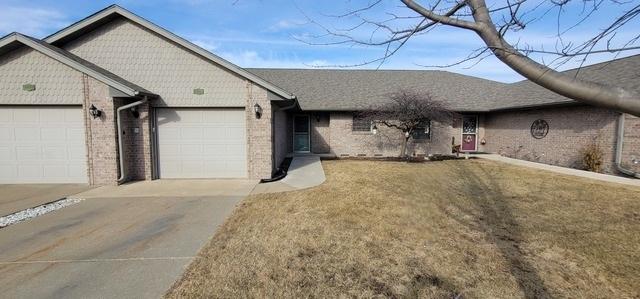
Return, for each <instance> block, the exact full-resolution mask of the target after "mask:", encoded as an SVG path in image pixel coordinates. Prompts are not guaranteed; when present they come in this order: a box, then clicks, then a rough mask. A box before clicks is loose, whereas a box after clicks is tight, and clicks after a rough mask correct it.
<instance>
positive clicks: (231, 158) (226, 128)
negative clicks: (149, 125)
mask: <svg viewBox="0 0 640 299" xmlns="http://www.w3.org/2000/svg"><path fill="white" fill-rule="evenodd" d="M156 115H157V127H158V159H159V164H160V171H159V175H160V177H161V178H244V177H247V151H246V148H247V147H246V137H245V136H246V134H245V132H246V126H245V113H244V109H200V108H198V109H187V108H181V109H178V108H161V109H157V110H156Z"/></svg>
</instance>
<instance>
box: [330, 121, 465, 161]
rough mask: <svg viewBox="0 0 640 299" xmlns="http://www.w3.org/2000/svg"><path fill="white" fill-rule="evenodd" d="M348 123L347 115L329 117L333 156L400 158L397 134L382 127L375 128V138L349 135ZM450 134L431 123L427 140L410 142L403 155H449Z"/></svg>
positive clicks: (350, 124)
mask: <svg viewBox="0 0 640 299" xmlns="http://www.w3.org/2000/svg"><path fill="white" fill-rule="evenodd" d="M352 122H353V114H352V113H349V112H332V113H331V115H330V123H329V134H330V136H331V137H330V145H331V151H332V152H333V153H334V154H335V155H336V156H338V157H346V156H351V157H353V156H366V157H375V156H398V155H399V154H400V149H401V144H402V143H401V142H402V138H403V135H402V133H401V132H399V131H397V130H395V129H390V128H386V127H383V126H378V129H379V133H378V134H376V135H373V134H371V133H360V132H353V131H352V130H351V129H352ZM453 133H454V131H453V130H452V128H451V126H450V125H447V124H439V123H436V122H432V124H431V139H429V140H413V139H411V140H410V142H409V144H408V147H407V152H408V153H409V154H410V155H428V154H450V153H451V146H450V143H451V137H452V136H453V135H452V134H453Z"/></svg>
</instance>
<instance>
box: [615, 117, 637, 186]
mask: <svg viewBox="0 0 640 299" xmlns="http://www.w3.org/2000/svg"><path fill="white" fill-rule="evenodd" d="M624 117H625V114H624V113H620V116H619V117H618V130H617V132H618V136H617V137H618V138H617V141H616V160H615V167H616V169H617V170H618V171H619V172H621V173H623V174H626V175H628V176H630V177H634V178H636V179H640V173H638V172H634V171H632V170H629V169H626V168H624V167H622V145H623V142H624Z"/></svg>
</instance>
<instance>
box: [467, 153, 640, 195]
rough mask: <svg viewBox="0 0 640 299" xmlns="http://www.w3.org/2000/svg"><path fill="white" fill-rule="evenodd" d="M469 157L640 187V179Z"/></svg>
mask: <svg viewBox="0 0 640 299" xmlns="http://www.w3.org/2000/svg"><path fill="white" fill-rule="evenodd" d="M469 156H470V157H476V158H481V159H487V160H492V161H498V162H503V163H508V164H512V165H518V166H524V167H529V168H535V169H542V170H547V171H552V172H556V173H560V174H566V175H571V176H578V177H583V178H588V179H593V180H599V181H603V182H609V183H618V184H625V185H631V186H638V187H640V180H638V179H632V178H625V177H619V176H615V175H608V174H602V173H595V172H591V171H585V170H579V169H573V168H567V167H560V166H554V165H548V164H543V163H536V162H530V161H524V160H518V159H513V158H508V157H504V156H500V155H496V154H477V155H469Z"/></svg>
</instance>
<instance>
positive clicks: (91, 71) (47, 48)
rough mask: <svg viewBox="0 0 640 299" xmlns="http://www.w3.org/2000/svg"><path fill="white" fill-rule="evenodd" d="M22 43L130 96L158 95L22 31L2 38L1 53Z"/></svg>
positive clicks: (0, 40) (0, 42) (0, 43)
mask: <svg viewBox="0 0 640 299" xmlns="http://www.w3.org/2000/svg"><path fill="white" fill-rule="evenodd" d="M18 44H21V45H24V46H27V47H30V48H32V49H34V50H36V51H38V52H40V53H42V54H45V55H47V56H49V57H51V58H53V59H55V60H57V61H59V62H61V63H63V64H65V65H67V66H69V67H71V68H73V69H75V70H77V71H79V72H82V73H85V74H87V75H89V76H91V77H93V78H95V79H96V80H98V81H101V82H102V83H105V84H107V85H109V86H111V87H113V88H115V89H117V90H119V91H121V92H123V93H124V94H126V95H128V96H132V97H133V96H138V95H146V96H152V97H156V96H157V95H155V94H154V93H152V92H150V91H148V90H146V89H144V88H142V87H140V86H138V85H136V84H133V83H131V82H129V81H127V80H125V79H122V78H121V77H118V76H117V75H115V74H113V73H111V72H109V71H107V70H105V69H103V68H101V67H99V66H97V65H95V64H93V63H91V62H89V61H86V60H84V59H82V58H80V57H78V56H76V55H73V54H72V53H69V52H67V51H65V50H63V49H60V48H58V47H55V46H52V45H50V44H47V43H45V42H43V41H41V40H38V39H35V38H33V37H30V36H27V35H23V34H20V33H16V32H14V33H11V34H9V35H7V36H5V37H3V38H2V39H0V54H2V53H5V52H8V51H10V50H12V49H14V48H15V46H16V45H18Z"/></svg>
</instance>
